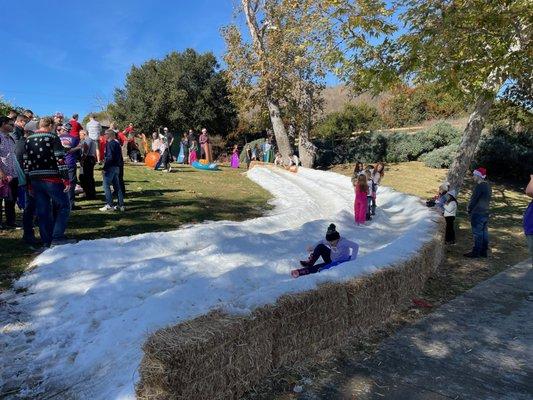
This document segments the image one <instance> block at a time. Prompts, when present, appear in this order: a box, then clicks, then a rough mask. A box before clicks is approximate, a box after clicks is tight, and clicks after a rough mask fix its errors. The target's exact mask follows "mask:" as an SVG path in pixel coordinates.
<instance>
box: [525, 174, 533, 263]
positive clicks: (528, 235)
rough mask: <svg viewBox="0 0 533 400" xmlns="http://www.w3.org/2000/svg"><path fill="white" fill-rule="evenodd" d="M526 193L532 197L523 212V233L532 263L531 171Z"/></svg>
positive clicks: (532, 179)
mask: <svg viewBox="0 0 533 400" xmlns="http://www.w3.org/2000/svg"><path fill="white" fill-rule="evenodd" d="M526 194H527V195H528V196H529V197H531V198H532V200H531V202H530V203H529V206H528V207H527V209H526V212H525V213H524V233H525V235H526V239H527V247H528V249H529V255H530V256H531V263H532V265H533V171H531V173H530V175H529V184H528V185H527V187H526Z"/></svg>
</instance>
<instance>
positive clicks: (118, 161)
mask: <svg viewBox="0 0 533 400" xmlns="http://www.w3.org/2000/svg"><path fill="white" fill-rule="evenodd" d="M105 134H106V136H107V144H106V148H105V159H104V167H103V168H102V176H103V185H104V192H105V201H106V205H105V206H103V207H102V208H100V211H112V210H116V211H124V210H125V208H124V196H123V193H122V189H121V187H120V182H119V177H118V176H119V173H120V167H121V166H124V160H123V159H122V151H121V148H120V143H119V142H118V140H117V138H116V133H115V131H113V130H112V129H108V130H107V131H105ZM111 185H113V191H114V192H115V193H116V195H117V198H118V206H117V207H113V196H112V194H111Z"/></svg>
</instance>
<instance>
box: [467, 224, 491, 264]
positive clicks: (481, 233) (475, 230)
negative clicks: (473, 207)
mask: <svg viewBox="0 0 533 400" xmlns="http://www.w3.org/2000/svg"><path fill="white" fill-rule="evenodd" d="M470 224H471V225H472V234H473V235H474V248H473V249H472V253H473V254H474V255H476V256H486V255H487V250H488V249H489V230H488V226H489V216H488V215H483V214H472V215H471V216H470Z"/></svg>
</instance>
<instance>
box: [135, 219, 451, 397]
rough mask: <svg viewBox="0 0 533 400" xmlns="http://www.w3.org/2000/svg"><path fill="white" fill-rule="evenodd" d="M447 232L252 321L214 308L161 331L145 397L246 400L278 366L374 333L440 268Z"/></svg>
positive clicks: (147, 360)
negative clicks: (402, 257)
mask: <svg viewBox="0 0 533 400" xmlns="http://www.w3.org/2000/svg"><path fill="white" fill-rule="evenodd" d="M442 228H443V227H442V224H440V225H439V228H438V231H437V232H436V233H435V234H434V236H433V238H432V239H431V240H430V241H429V242H428V243H426V244H425V245H424V246H422V248H421V249H420V250H419V251H418V253H417V254H416V255H414V256H413V257H412V258H411V259H409V260H406V261H403V262H402V263H401V264H399V265H392V266H390V267H387V268H384V269H382V270H380V271H378V272H375V273H373V274H370V275H367V276H363V277H358V278H354V279H353V280H351V281H348V282H343V283H327V284H323V285H320V286H319V287H318V288H317V289H315V290H311V291H307V292H303V293H299V294H295V295H286V296H283V297H281V298H279V299H278V301H277V302H276V303H275V304H273V305H268V306H264V307H261V308H259V309H257V310H255V311H254V312H253V313H252V314H251V315H249V316H245V317H242V316H229V315H225V314H223V313H221V312H219V311H214V312H211V313H209V314H207V315H204V316H201V317H199V318H196V319H194V320H191V321H187V322H183V323H180V324H178V325H176V326H171V327H167V328H164V329H161V330H159V331H157V332H155V333H154V334H152V335H151V336H150V337H149V338H148V340H147V341H146V343H145V344H144V346H143V350H144V357H143V360H142V362H141V365H140V381H139V383H138V385H137V388H136V391H137V396H138V398H140V399H146V400H148V399H150V400H152V399H157V400H163V399H175V400H196V399H198V400H204V399H209V400H223V399H224V400H226V399H239V398H240V397H241V396H242V395H243V394H244V393H245V392H246V391H248V390H249V389H250V388H251V387H252V386H254V385H255V384H257V383H259V381H260V380H261V379H263V378H264V377H266V376H267V375H268V374H269V373H270V372H272V371H273V370H274V369H276V368H279V367H282V366H290V365H293V364H295V363H298V362H302V361H305V360H308V359H310V358H313V357H316V356H317V355H318V354H320V353H322V352H324V351H331V350H332V349H335V348H336V347H339V346H341V345H342V344H344V343H345V340H346V339H347V337H348V336H350V337H351V338H353V337H354V336H356V337H357V336H358V335H361V336H363V335H365V334H367V333H368V331H369V330H370V329H372V328H376V327H379V326H380V325H383V324H384V323H386V322H387V320H388V319H389V318H390V317H391V316H392V314H393V313H394V312H395V311H397V310H398V309H401V308H403V307H405V306H406V305H407V304H409V303H410V301H411V299H412V297H413V296H414V295H415V294H417V293H419V292H420V291H421V290H422V288H423V287H424V285H425V282H426V280H427V278H428V277H429V276H430V275H431V273H433V272H434V271H435V270H436V269H437V268H438V266H439V264H440V262H441V260H442V257H443V251H444V249H443V235H442V231H443V229H442ZM300 279H305V277H303V278H300Z"/></svg>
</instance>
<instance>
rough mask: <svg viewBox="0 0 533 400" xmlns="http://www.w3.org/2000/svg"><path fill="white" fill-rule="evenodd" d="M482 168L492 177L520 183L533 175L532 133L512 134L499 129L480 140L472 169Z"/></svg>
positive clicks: (493, 130)
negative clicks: (509, 179)
mask: <svg viewBox="0 0 533 400" xmlns="http://www.w3.org/2000/svg"><path fill="white" fill-rule="evenodd" d="M479 166H483V167H485V168H487V170H488V173H489V175H490V176H491V177H492V176H494V177H500V178H511V179H513V180H517V181H521V180H523V179H525V178H527V177H528V176H529V174H531V173H533V132H531V131H527V132H523V133H512V132H509V131H508V130H506V129H504V128H500V127H496V128H494V129H492V130H491V132H490V133H489V134H486V135H484V136H483V137H482V138H481V141H480V143H479V146H478V149H477V151H476V156H475V160H474V163H473V165H472V167H473V168H477V167H479Z"/></svg>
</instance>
